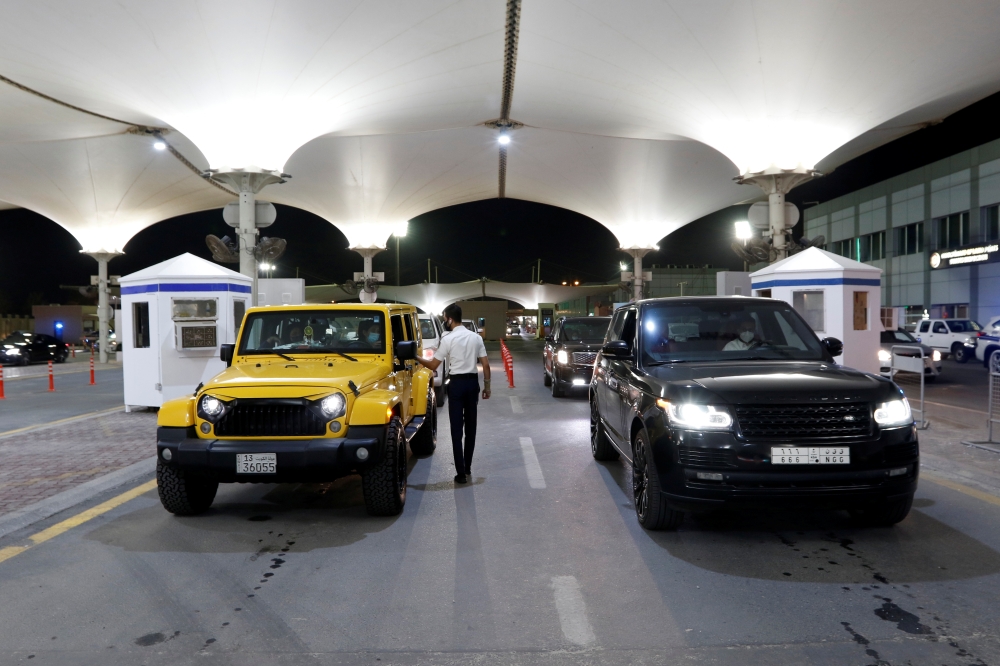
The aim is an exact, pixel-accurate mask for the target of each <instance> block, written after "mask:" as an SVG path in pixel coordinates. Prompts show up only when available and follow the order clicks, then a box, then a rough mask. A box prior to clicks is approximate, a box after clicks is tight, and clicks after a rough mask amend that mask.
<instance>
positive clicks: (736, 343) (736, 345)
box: [722, 338, 752, 351]
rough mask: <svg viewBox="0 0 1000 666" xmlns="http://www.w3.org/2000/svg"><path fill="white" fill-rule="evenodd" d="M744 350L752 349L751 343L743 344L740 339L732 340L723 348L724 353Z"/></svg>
mask: <svg viewBox="0 0 1000 666" xmlns="http://www.w3.org/2000/svg"><path fill="white" fill-rule="evenodd" d="M751 342H752V340H751ZM744 349H750V343H748V342H743V341H742V340H740V339H739V338H736V339H735V340H730V341H729V342H728V343H726V346H725V347H723V348H722V351H743V350H744Z"/></svg>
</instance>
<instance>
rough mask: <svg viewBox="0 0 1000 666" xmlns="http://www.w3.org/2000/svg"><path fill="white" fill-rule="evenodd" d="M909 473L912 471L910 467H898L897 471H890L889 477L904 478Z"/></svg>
mask: <svg viewBox="0 0 1000 666" xmlns="http://www.w3.org/2000/svg"><path fill="white" fill-rule="evenodd" d="M908 471H910V468H909V467H898V468H896V469H890V470H889V476H903V475H904V474H906V473H907V472H908Z"/></svg>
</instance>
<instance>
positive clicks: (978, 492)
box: [920, 470, 1000, 506]
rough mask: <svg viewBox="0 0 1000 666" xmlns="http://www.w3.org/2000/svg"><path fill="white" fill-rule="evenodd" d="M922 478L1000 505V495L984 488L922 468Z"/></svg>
mask: <svg viewBox="0 0 1000 666" xmlns="http://www.w3.org/2000/svg"><path fill="white" fill-rule="evenodd" d="M920 478H921V479H927V480H928V481H930V482H931V483H936V484H938V485H939V486H944V487H945V488H951V489H952V490H957V491H958V492H960V493H962V494H964V495H968V496H969V497H975V498H976V499H978V500H982V501H984V502H987V503H989V504H993V505H995V506H1000V497H997V496H996V495H990V494H989V493H984V492H983V491H982V490H976V489H975V488H970V487H969V486H966V485H964V484H961V483H958V482H956V481H950V480H948V479H943V478H941V477H940V476H937V475H936V474H931V473H928V472H926V471H924V470H920Z"/></svg>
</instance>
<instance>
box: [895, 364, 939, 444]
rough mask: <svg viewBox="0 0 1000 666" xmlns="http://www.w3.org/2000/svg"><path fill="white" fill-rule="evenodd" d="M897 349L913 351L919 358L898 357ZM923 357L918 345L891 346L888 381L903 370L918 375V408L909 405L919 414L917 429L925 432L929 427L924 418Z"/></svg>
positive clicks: (924, 365) (925, 365) (924, 366)
mask: <svg viewBox="0 0 1000 666" xmlns="http://www.w3.org/2000/svg"><path fill="white" fill-rule="evenodd" d="M897 349H904V350H907V351H915V352H917V354H919V356H900V355H899V354H897V353H896V350H897ZM926 358H927V357H926V356H924V348H923V347H921V346H918V345H893V346H892V361H890V363H889V379H892V380H895V379H896V371H897V370H903V371H905V372H915V373H917V374H918V375H920V407H919V408H914V407H913V405H910V409H911V410H912V411H914V412H920V421H919V422H918V423H917V429H919V430H927V428H929V427H930V425H931V424H930V422H929V421H928V420H927V419H926V418H924V413H925V412H924V372H925V370H924V369H925V368H926V367H927V362H926V360H925V359H926Z"/></svg>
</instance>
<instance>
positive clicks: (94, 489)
mask: <svg viewBox="0 0 1000 666" xmlns="http://www.w3.org/2000/svg"><path fill="white" fill-rule="evenodd" d="M155 473H156V456H153V457H152V458H146V459H145V460H140V461H139V462H137V463H133V464H131V465H129V466H128V467H122V468H121V469H117V470H115V471H114V472H111V473H110V474H105V475H104V476H101V477H98V478H96V479H91V480H90V481H87V482H86V483H81V484H80V485H79V486H77V487H76V488H70V489H69V490H64V491H63V492H61V493H59V494H57V495H53V496H52V497H46V498H45V499H43V500H41V501H38V502H35V503H34V504H29V505H28V506H26V507H22V508H20V509H18V510H16V511H13V512H11V513H9V514H7V515H6V516H2V517H0V538H3V537H5V536H7V535H8V534H12V533H14V532H17V531H18V530H22V529H24V528H25V527H28V526H29V525H32V524H34V523H37V522H38V521H40V520H45V519H46V518H50V517H52V516H54V515H56V514H57V513H59V512H60V511H65V510H66V509H69V508H71V507H74V506H76V505H77V504H81V503H83V502H86V501H87V500H90V499H93V498H94V497H96V496H97V495H100V494H101V493H104V492H107V491H108V490H111V489H112V488H117V487H119V486H124V485H126V484H129V483H132V482H134V481H137V480H138V479H141V478H143V477H148V476H151V475H153V474H155Z"/></svg>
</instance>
